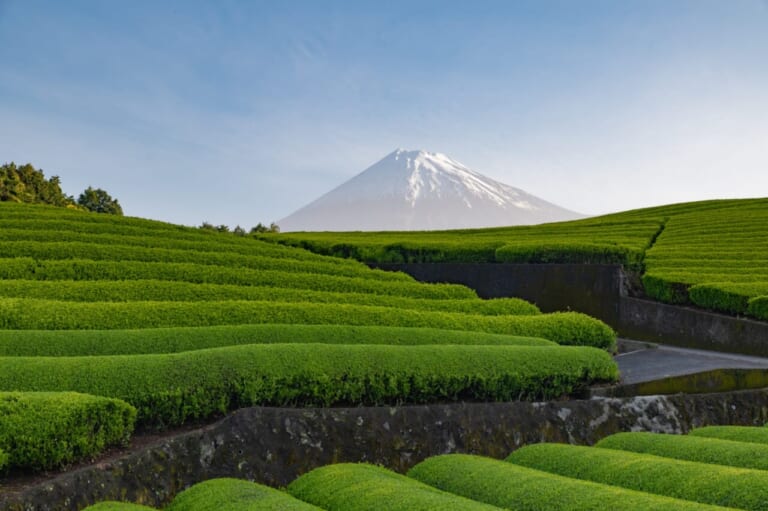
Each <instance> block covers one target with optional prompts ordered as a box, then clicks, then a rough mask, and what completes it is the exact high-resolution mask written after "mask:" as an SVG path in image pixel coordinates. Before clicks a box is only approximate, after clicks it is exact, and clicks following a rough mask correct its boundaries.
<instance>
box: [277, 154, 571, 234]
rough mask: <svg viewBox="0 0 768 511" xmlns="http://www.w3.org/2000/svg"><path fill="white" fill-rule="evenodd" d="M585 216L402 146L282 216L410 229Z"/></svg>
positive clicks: (293, 226) (327, 225) (302, 221)
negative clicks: (287, 214)
mask: <svg viewBox="0 0 768 511" xmlns="http://www.w3.org/2000/svg"><path fill="white" fill-rule="evenodd" d="M577 218H584V215H580V214H578V213H574V212H573V211H569V210H567V209H564V208H561V207H559V206H556V205H554V204H551V203H549V202H547V201H545V200H543V199H540V198H538V197H535V196H533V195H531V194H529V193H526V192H525V191H523V190H520V189H519V188H514V187H512V186H509V185H505V184H503V183H499V182H498V181H494V180H493V179H491V178H489V177H486V176H483V175H482V174H478V173H477V172H474V171H472V170H470V169H468V168H467V167H465V166H464V165H462V164H461V163H459V162H457V161H456V160H453V159H451V158H449V157H448V156H446V155H444V154H440V153H428V152H425V151H406V150H404V149H398V150H396V151H394V152H392V153H390V154H389V155H387V156H385V157H384V158H383V159H382V160H381V161H379V162H378V163H375V164H374V165H372V166H370V167H368V168H367V169H366V170H364V171H363V172H362V173H360V174H358V175H357V176H355V177H353V178H352V179H350V180H349V181H347V182H345V183H343V184H342V185H340V186H338V187H337V188H335V189H333V190H331V191H330V192H328V193H326V194H325V195H323V196H321V197H320V198H318V199H317V200H315V201H313V202H311V203H309V204H308V205H306V206H304V207H303V208H301V209H299V210H298V211H296V212H294V213H292V214H291V215H289V216H287V217H285V218H283V219H282V220H279V221H278V225H279V226H280V229H281V230H282V231H284V232H286V231H411V230H438V229H465V228H476V227H498V226H506V225H529V224H538V223H544V222H558V221H564V220H575V219H577Z"/></svg>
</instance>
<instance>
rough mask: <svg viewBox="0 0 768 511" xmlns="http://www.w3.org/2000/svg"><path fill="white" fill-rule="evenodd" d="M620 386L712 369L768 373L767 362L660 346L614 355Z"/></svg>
mask: <svg viewBox="0 0 768 511" xmlns="http://www.w3.org/2000/svg"><path fill="white" fill-rule="evenodd" d="M615 358H616V363H617V364H618V365H619V370H620V371H621V381H622V383H625V384H629V383H640V382H645V381H653V380H659V379H661V378H666V377H669V376H680V375H683V374H693V373H700V372H702V371H709V370H712V369H768V358H761V357H751V356H748V355H738V354H734V353H720V352H716V351H704V350H693V349H686V348H676V347H674V346H666V345H663V344H660V345H658V346H657V347H651V348H649V349H639V350H637V351H630V352H628V353H622V354H620V355H617V356H616V357H615Z"/></svg>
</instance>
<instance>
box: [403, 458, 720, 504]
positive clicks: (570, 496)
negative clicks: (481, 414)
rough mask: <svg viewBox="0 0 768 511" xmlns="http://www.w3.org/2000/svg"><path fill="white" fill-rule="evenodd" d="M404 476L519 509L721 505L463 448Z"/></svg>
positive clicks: (472, 497)
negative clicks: (621, 485) (566, 473)
mask: <svg viewBox="0 0 768 511" xmlns="http://www.w3.org/2000/svg"><path fill="white" fill-rule="evenodd" d="M408 477H412V478H414V479H417V480H418V481H421V482H422V483H425V484H428V485H430V486H434V487H435V488H439V489H441V490H444V491H447V492H450V493H454V494H456V495H461V496H462V497H466V498H468V499H472V500H476V501H479V502H485V503H487V504H492V505H494V506H498V507H501V508H506V509H515V510H518V511H540V510H543V509H547V510H551V511H591V510H597V509H621V510H623V511H632V510H636V511H648V510H655V511H664V510H668V511H678V510H679V511H686V510H690V511H696V510H706V509H711V510H713V511H714V510H716V509H723V508H721V507H717V506H707V505H702V504H700V503H696V502H690V501H686V500H680V499H673V498H670V497H663V496H660V495H653V494H651V493H644V492H639V491H634V490H627V489H624V488H618V487H616V486H609V485H607V484H598V483H593V482H589V481H581V480H579V479H571V478H570V477H563V476H559V475H554V474H550V473H547V472H541V471H539V470H533V469H530V468H525V467H520V466H516V465H513V464H511V463H505V462H503V461H498V460H494V459H491V458H484V457H480V456H471V455H466V454H448V455H443V456H434V457H432V458H427V459H426V460H425V461H422V462H421V463H419V464H418V465H416V466H414V467H413V468H411V470H409V471H408Z"/></svg>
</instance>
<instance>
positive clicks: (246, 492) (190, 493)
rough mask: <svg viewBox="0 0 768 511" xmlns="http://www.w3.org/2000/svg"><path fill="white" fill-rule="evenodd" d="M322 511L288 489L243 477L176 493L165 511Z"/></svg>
mask: <svg viewBox="0 0 768 511" xmlns="http://www.w3.org/2000/svg"><path fill="white" fill-rule="evenodd" d="M268 509H274V510H278V509H279V510H281V511H294V510H295V511H320V508H319V507H316V506H313V505H312V504H307V503H306V502H303V501H301V500H299V499H297V498H295V497H292V496H291V495H288V494H287V493H285V492H282V491H280V490H276V489H274V488H270V487H269V486H264V485H263V484H256V483H252V482H249V481H243V480H241V479H230V478H219V479H209V480H207V481H203V482H202V483H198V484H195V485H194V486H192V487H191V488H188V489H186V490H184V491H183V492H181V493H179V494H178V495H176V497H175V498H174V499H173V502H171V504H170V505H169V506H168V507H166V508H165V511H213V510H216V511H259V510H262V511H263V510H268Z"/></svg>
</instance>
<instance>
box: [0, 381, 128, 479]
mask: <svg viewBox="0 0 768 511" xmlns="http://www.w3.org/2000/svg"><path fill="white" fill-rule="evenodd" d="M29 376H31V377H32V378H38V379H45V378H46V375H44V374H37V375H29ZM14 387H15V386H14V385H13V384H7V385H5V386H4V388H5V389H13V388H14ZM49 390H52V391H57V390H59V389H58V388H55V387H53V388H50V389H49ZM135 420H136V410H135V409H134V408H133V407H132V406H130V405H128V404H127V403H124V402H122V401H119V400H117V399H108V398H105V397H97V396H92V395H84V394H78V393H74V392H0V449H2V450H4V451H5V452H6V454H7V457H8V459H7V465H8V467H9V468H24V469H33V470H39V469H52V468H57V467H61V466H63V465H66V464H68V463H71V462H73V461H76V460H79V459H82V458H87V457H89V456H92V455H94V454H98V453H99V452H101V451H103V450H104V449H105V448H106V447H107V446H110V445H116V444H122V443H125V442H127V441H128V438H130V436H131V433H132V432H133V427H134V423H135Z"/></svg>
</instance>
